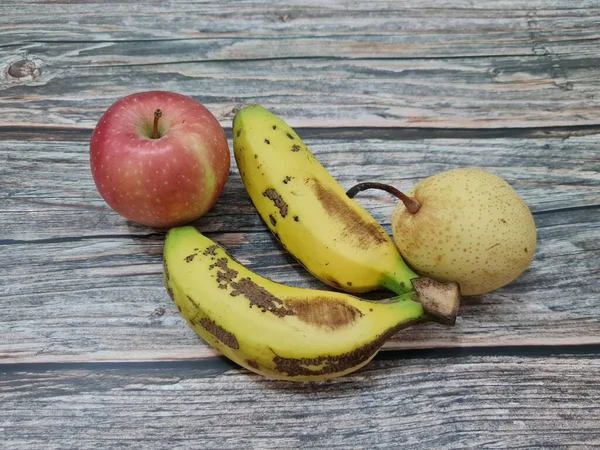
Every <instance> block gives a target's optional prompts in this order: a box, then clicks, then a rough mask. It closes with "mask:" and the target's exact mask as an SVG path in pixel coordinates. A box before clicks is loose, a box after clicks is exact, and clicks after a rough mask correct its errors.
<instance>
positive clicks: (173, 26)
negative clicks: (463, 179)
mask: <svg viewBox="0 0 600 450" xmlns="http://www.w3.org/2000/svg"><path fill="white" fill-rule="evenodd" d="M411 3H417V4H416V5H415V4H412V5H411ZM0 8H3V9H0V32H1V34H0V37H1V38H2V41H0V42H1V43H3V45H1V46H0V68H2V69H3V73H2V75H1V76H0V91H1V92H2V94H3V95H2V96H1V97H0V108H1V110H2V111H3V114H2V115H1V116H0V126H3V125H4V126H6V125H20V126H40V125H41V126H56V127H83V128H91V127H93V126H94V124H95V123H96V121H97V118H98V116H99V115H100V114H101V113H102V112H103V111H104V110H105V109H106V108H107V107H108V106H109V105H110V104H111V103H112V102H113V101H114V99H115V98H117V97H120V96H123V95H126V94H129V93H132V92H134V91H139V90H148V89H166V90H175V91H178V92H182V93H185V94H188V95H191V96H193V97H195V98H197V99H199V100H201V101H202V102H203V103H205V104H206V105H207V106H209V108H210V109H211V110H212V111H213V112H214V113H215V114H216V115H217V117H218V118H219V119H220V120H221V121H222V123H223V124H224V125H228V124H230V120H231V117H232V110H233V108H235V107H236V106H238V105H239V104H249V103H260V104H264V105H267V106H268V107H269V108H271V109H272V110H273V111H274V112H276V113H278V114H282V115H284V116H285V117H286V118H287V119H288V120H289V122H290V124H292V125H293V126H300V125H302V126H311V125H314V126H332V125H333V126H415V127H445V128H464V127H467V128H490V127H527V126H578V125H590V124H594V125H598V116H599V114H600V98H599V97H598V95H597V88H598V81H597V76H596V67H597V65H598V48H599V43H598V39H599V35H600V27H599V25H598V20H597V17H598V14H600V8H599V7H598V4H597V3H596V2H593V1H589V2H577V6H576V7H574V5H573V3H572V2H571V1H569V0H560V1H548V2H544V1H537V2H531V1H503V2H494V1H491V0H490V1H486V2H477V5H474V4H473V2H468V1H463V2H458V1H455V2H450V3H443V4H440V3H439V2H436V1H433V0H430V1H427V2H377V3H376V4H374V3H371V4H368V5H367V4H360V3H356V2H351V1H334V2H285V3H283V2H276V3H274V4H271V3H270V2H236V3H235V6H232V4H231V3H228V2H210V3H206V2H200V3H187V2H182V3H180V2H173V3H171V2H167V1H165V2H155V3H154V4H152V6H148V7H147V8H141V7H139V5H128V4H126V3H123V4H121V3H118V2H116V3H113V4H111V6H110V7H109V8H107V7H105V6H104V2H102V3H97V2H84V3H83V2H82V3H81V4H71V2H69V3H68V4H65V5H56V4H54V3H53V4H52V5H51V6H48V4H46V3H45V2H28V3H25V4H24V5H21V4H19V7H18V10H17V8H16V7H15V5H14V4H8V5H4V6H3V7H2V6H0ZM107 9H108V10H107ZM49 11H52V14H49ZM100 11H102V13H100ZM2 13H3V14H2ZM67 15H68V17H69V18H75V19H74V20H73V19H66V17H67ZM23 58H26V59H27V60H28V61H29V62H30V64H32V65H33V66H32V68H31V69H30V70H13V71H12V72H11V71H10V70H9V69H10V66H11V64H13V63H15V62H17V61H22V60H23ZM2 66H3V67H2ZM11 73H12V74H13V75H16V76H11ZM557 105H560V107H557Z"/></svg>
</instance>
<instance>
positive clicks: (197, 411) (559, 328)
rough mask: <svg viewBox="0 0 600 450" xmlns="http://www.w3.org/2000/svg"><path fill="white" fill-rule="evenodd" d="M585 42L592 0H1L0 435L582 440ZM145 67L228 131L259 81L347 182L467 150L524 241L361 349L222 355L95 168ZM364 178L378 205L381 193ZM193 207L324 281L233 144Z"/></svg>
mask: <svg viewBox="0 0 600 450" xmlns="http://www.w3.org/2000/svg"><path fill="white" fill-rule="evenodd" d="M599 50H600V4H599V3H598V1H597V0H580V1H577V2H573V1H572V0H479V1H477V2H474V1H472V0H448V1H439V0H423V1H419V2H408V1H375V2H358V1H354V0H343V1H342V0H332V1H327V2H324V1H322V0H318V1H317V0H304V1H300V0H289V1H286V2H282V1H277V2H261V1H255V0H244V1H238V2H232V1H226V0H211V1H207V0H205V1H170V0H160V1H151V2H144V3H143V4H142V3H141V2H139V3H136V2H126V1H120V0H109V1H102V2H100V1H98V0H86V1H72V0H64V1H62V0H61V1H51V2H49V1H43V0H35V1H33V0H31V1H28V0H25V1H22V2H12V1H11V2H0V231H1V235H0V306H1V307H2V309H1V310H2V314H0V403H1V404H2V407H1V408H0V442H2V445H1V446H2V447H6V448H10V449H34V448H44V449H54V448H56V449H59V448H74V447H76V448H84V449H85V448H98V447H102V448H118V447H130V448H137V447H139V448H164V447H165V446H168V447H169V448H206V449H211V448H311V449H312V448H326V447H329V448H343V449H347V448H397V447H406V448H415V449H430V448H440V449H455V448H477V449H480V448H560V449H563V448H565V449H566V448H581V449H587V448H595V447H600V425H599V424H600V409H599V408H598V402H597V398H598V396H599V395H600V393H599V391H598V389H599V388H598V372H599V370H598V369H599V368H600V367H599V362H598V361H599V359H598V355H599V352H600V321H599V319H598V317H600V121H599V120H598V117H600V84H599V82H598V80H600V69H599V67H600V64H599V59H598V54H599ZM148 89H165V90H172V91H176V92H180V93H183V94H188V95H191V96H193V97H195V98H196V99H198V100H200V101H202V102H203V103H205V104H206V105H207V106H208V107H209V108H210V110H211V111H212V112H213V113H214V114H215V115H216V116H217V118H218V119H219V120H220V121H221V123H222V125H223V126H224V127H225V128H226V131H227V132H228V133H229V134H230V128H231V120H232V117H233V114H234V111H235V108H236V107H239V105H242V104H250V103H261V104H263V105H265V106H266V107H268V108H269V109H271V110H272V111H274V112H275V113H277V114H280V115H281V116H282V117H283V118H284V119H285V120H286V121H288V122H289V123H290V124H291V125H292V126H294V127H296V128H297V131H298V133H299V134H300V135H301V136H302V137H303V138H305V139H306V141H307V143H308V144H309V146H310V147H311V148H312V150H313V151H314V152H315V154H316V155H317V157H318V158H319V159H320V160H321V161H322V162H323V164H324V165H325V166H326V167H327V168H328V169H329V170H330V171H331V172H332V174H333V175H334V176H335V177H336V178H337V179H339V180H340V182H341V183H342V184H343V185H344V186H346V187H349V186H351V185H353V184H354V183H355V182H357V181H365V180H373V179H377V180H379V181H383V182H387V183H390V184H393V185H396V186H397V187H400V188H402V189H405V190H406V189H409V188H410V187H412V186H414V185H415V184H416V183H418V182H419V180H421V179H423V178H424V177H426V176H429V175H431V174H433V173H436V172H439V171H442V170H446V169H449V168H453V167H460V166H480V167H484V168H487V169H489V170H491V171H493V172H495V173H497V174H499V175H501V176H502V177H504V178H505V179H506V180H507V181H508V182H509V183H510V184H511V185H513V186H514V187H515V189H516V190H517V191H518V192H519V194H521V196H522V197H523V198H524V199H525V200H526V202H527V203H528V204H529V205H530V207H531V209H532V211H533V213H534V216H535V220H536V225H537V227H538V232H539V234H538V235H539V245H538V250H537V252H536V256H535V260H534V261H533V264H532V266H531V268H530V269H529V270H527V272H526V273H525V274H524V275H523V276H522V277H520V278H519V279H518V280H517V281H516V282H514V283H513V284H511V285H509V286H507V287H505V288H504V289H501V290H499V291H497V292H494V293H491V294H488V295H484V296H480V297H476V298H469V299H466V300H465V302H464V305H463V307H462V309H461V315H460V317H459V320H458V322H457V324H456V326H455V327H454V328H444V327H441V326H437V325H426V326H421V327H414V328H411V329H408V330H405V331H403V332H401V333H399V334H398V335H396V336H395V338H394V339H392V340H391V341H390V342H388V343H387V344H386V346H385V350H386V351H384V352H381V353H380V355H379V357H378V358H377V359H376V360H375V361H374V362H373V363H371V364H370V365H368V366H367V367H366V368H365V369H364V370H362V371H360V372H359V373H357V374H354V375H351V376H349V377H346V378H343V379H340V380H336V381H333V382H330V383H323V384H316V385H290V384H286V383H276V382H271V381H268V380H265V379H262V378H260V377H258V376H256V375H252V374H249V373H247V372H246V371H242V370H240V369H239V368H237V366H234V365H232V364H230V363H228V362H227V361H225V360H224V359H222V358H220V357H218V356H217V355H216V354H215V353H214V352H212V351H211V350H210V349H209V348H208V347H207V346H206V345H205V344H204V343H203V342H202V341H201V340H200V339H199V338H198V337H197V336H196V335H195V334H194V333H193V332H192V331H191V330H190V329H189V328H188V327H187V325H186V324H185V323H184V322H183V320H182V319H181V317H180V316H179V314H178V313H177V311H176V310H175V308H174V307H173V305H172V303H171V301H170V300H169V298H168V297H167V295H166V294H165V292H164V289H163V287H162V285H161V280H160V259H161V258H160V256H161V250H162V243H163V238H164V235H163V233H162V232H161V231H160V230H153V229H148V228H145V227H141V226H138V225H135V224H132V223H128V222H126V221H124V220H122V219H121V218H120V217H119V216H117V215H116V214H115V213H114V212H112V211H111V210H110V209H109V208H108V207H107V205H105V204H104V202H103V201H102V199H101V198H100V196H99V195H98V193H97V192H96V190H95V188H94V185H93V182H92V179H91V176H90V172H89V166H88V154H87V152H88V140H89V137H90V132H91V129H92V127H93V126H94V125H95V123H96V121H97V120H98V118H99V116H100V115H101V113H102V112H103V111H104V110H105V109H106V108H107V107H108V106H109V105H110V104H111V103H113V102H114V101H115V100H116V99H117V98H118V97H120V96H122V95H126V94H129V93H132V92H135V91H141V90H148ZM358 201H359V202H361V203H362V204H363V205H365V206H366V207H367V208H368V209H369V210H370V211H371V212H372V214H373V215H374V216H375V218H376V219H377V220H379V221H380V222H381V223H382V224H383V225H384V226H385V227H386V228H387V229H388V230H389V217H390V214H391V212H392V210H393V207H394V200H393V199H392V198H391V197H390V196H388V195H387V194H376V193H364V194H362V195H361V196H360V197H359V198H358ZM196 225H197V226H198V227H199V228H200V229H201V230H202V231H204V232H206V233H207V234H208V235H209V236H210V237H211V238H213V239H214V240H216V241H217V242H219V243H221V244H223V245H225V246H226V247H227V248H228V249H229V250H230V251H231V253H233V255H234V256H236V257H237V258H238V259H239V260H241V261H242V262H243V263H245V264H248V266H249V267H251V268H252V269H254V270H256V271H257V272H258V273H260V274H263V275H266V276H268V277H270V278H272V279H275V280H277V281H282V282H286V283H289V284H293V285H297V286H307V287H319V288H323V287H324V286H323V285H322V284H320V283H319V282H318V281H316V280H315V279H314V278H312V277H311V276H309V275H308V274H307V273H306V271H305V270H304V269H303V268H301V267H300V266H299V265H298V264H296V263H295V261H294V260H293V259H292V258H291V257H290V256H289V255H288V254H286V253H285V252H283V251H282V249H281V247H280V246H279V244H278V243H276V242H275V241H274V240H273V238H272V237H271V236H270V234H269V233H268V232H267V230H266V228H265V226H264V225H263V224H262V223H261V222H260V220H259V217H258V215H257V214H256V212H255V210H254V208H253V207H252V205H251V203H250V201H249V199H248V196H247V194H246V192H245V190H244V188H243V186H242V184H241V182H240V178H239V176H238V174H237V170H236V168H235V165H233V166H232V172H231V177H230V180H229V182H228V184H227V187H226V190H225V192H224V194H223V196H222V197H221V199H220V201H219V203H217V205H216V207H215V208H214V209H213V210H212V211H211V212H210V213H209V214H207V215H206V216H205V217H204V218H202V219H201V220H199V221H198V222H197V223H196ZM382 295H383V294H382V293H381V292H379V293H376V294H374V295H373V296H375V297H380V296H382ZM444 348H446V349H444ZM110 361H116V362H110Z"/></svg>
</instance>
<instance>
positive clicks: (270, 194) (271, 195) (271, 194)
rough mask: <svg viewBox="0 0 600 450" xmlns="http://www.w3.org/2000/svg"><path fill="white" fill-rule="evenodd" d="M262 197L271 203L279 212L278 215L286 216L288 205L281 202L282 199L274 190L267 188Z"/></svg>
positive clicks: (283, 201)
mask: <svg viewBox="0 0 600 450" xmlns="http://www.w3.org/2000/svg"><path fill="white" fill-rule="evenodd" d="M263 196H264V197H267V198H268V199H269V200H271V201H272V202H273V204H274V205H275V207H276V208H277V209H278V210H279V214H281V217H285V216H287V213H288V204H287V203H286V202H285V200H283V198H281V195H279V193H278V192H277V191H276V190H275V189H273V188H268V189H267V190H265V191H264V192H263Z"/></svg>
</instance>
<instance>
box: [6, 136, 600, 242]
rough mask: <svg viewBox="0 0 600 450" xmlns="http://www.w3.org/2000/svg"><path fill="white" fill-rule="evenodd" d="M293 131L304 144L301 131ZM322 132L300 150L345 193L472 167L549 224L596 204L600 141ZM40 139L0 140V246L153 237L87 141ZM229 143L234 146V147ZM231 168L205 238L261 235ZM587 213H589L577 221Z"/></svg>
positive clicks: (364, 199)
mask: <svg viewBox="0 0 600 450" xmlns="http://www.w3.org/2000/svg"><path fill="white" fill-rule="evenodd" d="M298 132H299V134H300V136H301V137H305V133H304V131H303V130H298ZM323 133H324V132H323ZM373 133H374V134H375V135H377V131H373ZM324 134H326V136H323V137H315V138H313V137H310V135H309V136H308V137H306V139H305V141H306V144H307V145H308V146H309V148H310V149H311V150H312V151H313V152H314V154H315V155H316V156H317V158H318V159H319V160H320V161H321V162H322V164H323V165H324V166H325V167H326V168H327V169H328V170H329V171H330V172H331V173H332V175H333V176H334V177H335V178H336V179H337V180H339V181H340V183H341V184H342V185H343V186H344V187H346V188H350V187H351V186H352V185H354V184H355V183H356V182H358V181H367V180H370V181H374V180H377V181H381V182H384V183H388V184H392V185H394V186H396V187H398V188H399V189H403V190H409V189H410V188H412V187H413V186H415V185H416V184H417V183H418V182H419V181H420V180H421V179H423V178H425V177H427V176H430V175H433V174H434V173H436V172H439V171H443V170H448V169H452V168H455V167H467V166H473V165H475V166H478V167H483V168H485V169H488V170H490V171H492V172H494V173H497V174H498V175H500V176H502V177H503V178H505V179H506V180H507V181H508V182H509V183H510V184H511V185H513V186H514V187H515V189H516V190H517V191H518V193H519V194H520V195H521V196H522V197H523V198H524V200H525V201H526V202H527V204H528V205H529V206H530V208H531V209H532V211H533V212H534V214H536V215H537V216H536V217H538V219H537V220H546V219H544V218H543V217H542V216H543V215H544V214H546V213H550V212H552V211H553V210H565V209H578V208H593V207H599V206H600V134H593V135H589V136H573V137H568V136H569V135H568V134H567V135H561V136H558V137H556V138H536V139H516V138H515V139H510V138H505V139H476V138H469V139H448V138H444V139H427V138H425V139H418V140H412V139H395V138H394V136H392V137H391V138H373V137H371V136H370V135H369V134H368V133H367V134H362V135H358V136H353V135H352V134H347V133H345V132H342V133H341V136H336V135H335V134H333V135H332V136H331V137H329V133H324ZM45 136H46V135H45V134H43V135H41V137H40V138H37V137H36V135H35V134H33V135H30V134H26V135H24V136H21V138H20V139H5V140H3V141H1V142H0V162H1V164H0V195H1V196H2V198H3V201H2V202H0V212H2V216H0V225H1V227H2V236H1V237H0V242H4V241H11V242H12V241H17V242H22V241H36V240H40V239H56V238H69V237H91V236H98V235H100V236H104V235H118V236H122V235H140V236H145V235H147V234H148V233H152V232H153V230H149V229H147V228H144V227H140V226H138V225H135V224H133V223H128V222H126V221H125V220H123V219H122V218H120V217H119V216H118V215H116V214H115V213H114V212H113V211H112V210H111V209H110V208H109V207H108V206H107V205H106V204H105V203H104V201H103V200H102V198H101V197H100V195H99V194H98V193H97V191H96V188H95V186H94V183H93V180H92V177H91V172H90V169H89V156H88V151H89V134H85V135H78V136H76V137H75V139H69V140H59V141H54V140H53V139H51V138H50V137H45ZM28 137H30V138H28ZM229 146H230V148H233V147H232V144H231V140H230V141H229ZM231 167H232V169H231V175H230V178H229V181H228V183H227V185H226V188H225V191H224V192H223V194H222V196H221V198H220V200H219V201H218V202H217V204H216V205H215V207H214V208H213V210H211V211H210V212H209V213H208V214H207V216H205V218H203V219H201V220H200V221H199V222H197V223H196V225H198V226H199V227H200V228H201V229H202V230H203V231H221V232H235V233H240V232H247V231H263V230H265V227H264V225H263V224H262V222H261V221H260V218H259V216H258V214H257V213H256V210H255V209H254V207H253V206H252V203H251V202H250V200H249V197H248V194H247V193H246V191H245V189H244V187H243V185H242V183H241V180H240V177H239V174H238V171H237V166H236V164H235V161H234V160H233V158H232V162H231ZM57 180H60V182H57ZM357 201H359V202H360V203H361V204H363V205H364V206H365V207H366V208H367V209H368V210H369V211H370V212H371V213H372V214H373V216H374V217H375V218H376V219H377V220H378V221H379V222H380V223H382V224H384V225H385V226H389V223H390V216H391V213H392V211H393V208H394V205H395V200H394V199H393V198H392V197H391V196H390V195H388V194H384V193H377V192H366V193H363V194H361V195H360V196H359V197H357ZM592 213H593V211H592ZM585 215H586V212H585V210H582V212H581V213H580V214H579V216H581V217H583V216H585ZM579 216H577V215H576V216H575V217H579ZM65 224H68V226H65ZM388 230H389V228H388Z"/></svg>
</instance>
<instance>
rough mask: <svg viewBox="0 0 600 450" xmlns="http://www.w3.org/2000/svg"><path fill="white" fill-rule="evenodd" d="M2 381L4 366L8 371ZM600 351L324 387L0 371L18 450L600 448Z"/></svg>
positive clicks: (226, 372)
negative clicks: (100, 448) (101, 449)
mask: <svg viewBox="0 0 600 450" xmlns="http://www.w3.org/2000/svg"><path fill="white" fill-rule="evenodd" d="M0 371H1V369H0ZM599 371H600V363H599V360H598V358H597V355H596V354H590V355H579V356H568V355H545V356H543V357H540V356H477V355H475V356H468V355H465V356H462V357H452V356H450V357H436V356H431V355H430V356H424V357H413V358H402V359H387V358H386V359H377V360H375V361H374V362H372V363H371V364H370V365H369V366H367V368H366V369H363V370H362V371H360V372H359V373H356V374H353V375H350V376H347V377H345V378H341V379H338V380H334V381H332V382H327V383H319V384H291V383H286V382H273V381H269V380H265V379H263V378H261V377H259V376H256V375H253V374H249V373H248V372H246V371H240V370H238V369H236V368H235V367H233V366H230V365H228V364H225V363H220V362H217V363H212V364H210V365H208V364H206V363H196V362H194V363H189V364H176V365H174V366H173V367H170V365H168V364H160V365H157V366H155V367H146V366H142V367H137V366H136V365H124V367H119V366H116V367H115V366H113V367H111V368H102V365H100V367H90V366H84V367H66V368H61V367H60V366H50V367H44V366H43V365H42V366H41V367H33V368H32V367H25V368H15V370H14V371H13V370H10V369H9V371H8V372H4V373H0V396H1V397H2V408H0V438H2V442H3V443H4V445H5V446H6V448H11V449H14V450H18V449H31V448H45V449H66V448H75V447H76V448H78V449H89V448H97V447H98V445H101V446H103V447H110V448H117V447H128V448H164V447H165V446H168V447H169V448H175V449H187V448H203V449H216V448H219V449H234V448H236V449H237V448H261V449H263V448H264V449H268V448H277V449H284V448H294V449H321V448H332V449H365V448H370V449H371V448H373V449H380V448H381V449H383V448H398V447H406V448H411V449H431V448H436V449H440V450H445V449H463V448H464V449H467V448H468V449H472V448H478V449H481V448H561V449H562V448H574V449H575V448H581V449H586V448H596V447H597V446H600V428H599V423H600V406H599V405H598V401H597V399H598V377H597V375H598V372H599Z"/></svg>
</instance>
